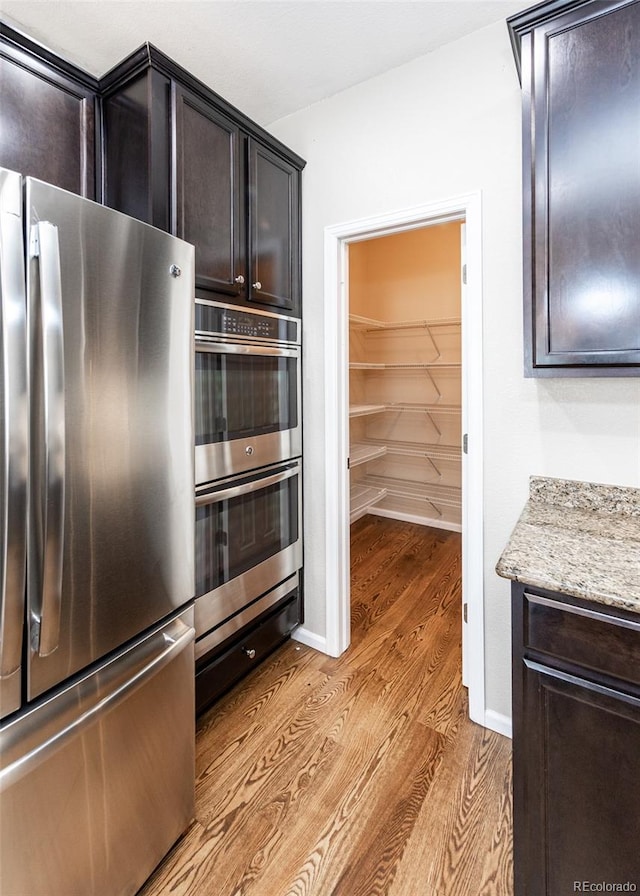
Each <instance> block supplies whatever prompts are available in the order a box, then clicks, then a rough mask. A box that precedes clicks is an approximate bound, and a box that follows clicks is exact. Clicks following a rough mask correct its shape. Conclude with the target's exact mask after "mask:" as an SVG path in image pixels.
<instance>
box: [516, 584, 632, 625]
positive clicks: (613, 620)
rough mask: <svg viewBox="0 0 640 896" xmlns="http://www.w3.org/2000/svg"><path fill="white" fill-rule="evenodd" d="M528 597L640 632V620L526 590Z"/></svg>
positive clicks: (540, 602) (576, 614) (562, 609)
mask: <svg viewBox="0 0 640 896" xmlns="http://www.w3.org/2000/svg"><path fill="white" fill-rule="evenodd" d="M524 596H525V597H526V599H527V600H528V601H529V602H530V603H532V604H539V605H540V606H542V607H551V608H552V609H554V610H560V611H561V612H563V613H571V614H573V615H574V616H583V617H585V618H586V619H593V620H596V621H598V622H607V623H608V624H609V625H615V626H619V627H620V628H629V629H631V630H632V631H636V632H640V622H635V621H632V620H631V619H620V618H619V617H617V616H610V615H608V614H607V613H599V612H598V611H597V610H587V609H585V608H584V607H574V606H573V605H572V604H565V603H563V602H561V601H558V600H553V599H552V598H549V597H542V595H539V594H530V593H529V592H528V591H525V592H524Z"/></svg>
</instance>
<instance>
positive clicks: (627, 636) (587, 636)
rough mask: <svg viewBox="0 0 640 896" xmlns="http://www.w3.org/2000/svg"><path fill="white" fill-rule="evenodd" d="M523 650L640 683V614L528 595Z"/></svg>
mask: <svg viewBox="0 0 640 896" xmlns="http://www.w3.org/2000/svg"><path fill="white" fill-rule="evenodd" d="M524 646H525V652H526V651H527V650H535V651H538V652H540V653H544V654H547V655H548V656H552V657H556V658H557V659H559V660H564V661H566V662H569V663H574V664H576V665H579V666H582V667H583V668H585V669H591V670H593V671H594V672H596V673H600V674H603V675H608V676H612V677H614V678H618V679H621V680H623V681H627V682H629V683H631V684H634V685H640V616H638V619H637V621H636V620H635V619H630V618H628V616H622V615H620V616H618V615H614V614H613V613H612V612H609V610H608V608H605V607H604V606H598V605H593V607H589V608H587V607H584V606H582V605H575V604H572V603H565V602H564V600H560V599H555V598H553V597H548V596H543V595H539V594H533V593H532V592H530V591H525V592H524Z"/></svg>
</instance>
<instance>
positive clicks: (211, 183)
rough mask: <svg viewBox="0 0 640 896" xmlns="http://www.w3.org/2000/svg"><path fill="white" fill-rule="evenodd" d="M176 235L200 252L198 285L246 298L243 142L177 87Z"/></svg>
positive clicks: (222, 120) (236, 132)
mask: <svg viewBox="0 0 640 896" xmlns="http://www.w3.org/2000/svg"><path fill="white" fill-rule="evenodd" d="M174 95H175V107H174V109H175V123H176V128H175V131H176V159H175V200H176V202H175V205H176V216H175V219H176V233H177V235H178V236H180V237H182V239H185V240H187V242H189V243H193V244H194V246H195V249H196V271H197V273H196V285H197V286H198V287H199V288H201V289H206V290H211V291H212V292H219V293H225V294H227V295H231V296H241V295H243V294H244V292H245V290H244V283H245V277H246V270H245V245H246V232H245V231H246V228H245V226H244V221H243V218H244V215H243V209H244V198H245V197H244V193H245V189H244V177H243V165H242V155H243V137H242V135H241V133H240V130H239V128H238V127H237V125H235V124H234V123H233V121H231V120H230V119H229V118H227V117H226V116H225V115H222V114H220V113H219V112H218V111H217V110H216V109H215V108H213V107H212V106H211V105H210V104H208V103H205V102H203V101H202V100H199V99H198V97H197V96H195V95H194V94H193V93H191V92H190V91H188V90H186V89H184V88H182V87H178V86H177V87H176V88H175V94H174Z"/></svg>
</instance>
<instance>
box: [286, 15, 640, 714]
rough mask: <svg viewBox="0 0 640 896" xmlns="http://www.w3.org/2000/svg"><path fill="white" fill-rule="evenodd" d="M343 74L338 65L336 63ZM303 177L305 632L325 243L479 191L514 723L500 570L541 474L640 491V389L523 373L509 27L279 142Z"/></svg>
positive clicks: (321, 548) (313, 625)
mask: <svg viewBox="0 0 640 896" xmlns="http://www.w3.org/2000/svg"><path fill="white" fill-rule="evenodd" d="M327 64H329V65H330V64H331V62H330V53H328V56H327ZM269 129H270V130H271V131H272V132H273V133H274V134H275V135H276V136H278V137H279V138H281V139H282V140H283V141H284V142H285V143H287V144H288V145H289V146H291V147H292V148H293V149H294V150H295V151H297V152H298V153H300V155H302V156H303V157H304V158H306V159H307V168H306V169H305V172H304V176H303V241H304V245H303V271H304V283H303V285H304V315H305V342H304V353H305V373H304V391H305V402H306V415H305V453H306V486H305V488H306V491H305V501H306V504H305V508H306V509H305V527H306V552H305V564H306V587H307V591H306V621H305V627H306V628H307V629H309V630H311V631H312V632H314V633H315V634H317V635H318V636H320V637H322V636H323V635H324V631H325V619H324V602H325V578H324V564H325V544H324V483H325V477H326V475H327V473H328V472H329V473H330V471H327V470H326V469H325V464H324V457H323V450H322V446H323V441H324V433H323V419H324V390H323V370H324V359H323V338H322V337H323V318H322V314H323V308H322V305H323V288H324V284H323V237H324V228H325V227H326V226H329V225H335V224H339V223H342V222H345V221H352V220H356V219H359V218H363V217H367V216H370V215H374V214H383V213H388V212H390V211H394V210H396V209H401V208H406V207H411V206H416V205H422V204H427V203H429V202H434V201H437V200H439V199H444V198H447V197H451V196H456V195H459V194H462V193H468V192H472V191H475V190H478V189H480V190H481V191H482V201H483V269H484V299H483V302H484V308H483V320H484V337H483V338H484V358H485V375H484V384H485V395H484V407H485V427H484V432H485V446H484V456H485V473H484V480H485V481H484V489H485V513H484V522H485V563H484V567H485V571H484V578H485V582H484V585H485V602H486V609H485V638H486V700H487V709H488V710H489V711H490V712H493V713H498V714H500V715H504V716H510V714H511V708H510V674H511V673H510V631H509V584H508V582H506V581H505V580H503V579H500V578H498V577H497V576H496V574H495V572H494V567H495V564H496V561H497V559H498V557H499V555H500V552H501V550H502V548H503V546H504V544H505V542H506V541H507V539H508V537H509V534H510V531H511V529H512V527H513V524H514V523H515V521H516V519H517V517H518V515H519V513H520V511H521V509H522V506H523V504H524V502H525V500H526V498H527V493H528V479H529V476H530V475H548V476H559V477H565V478H576V479H585V480H590V481H594V482H608V483H615V484H619V485H631V486H636V487H640V380H639V379H593V378H588V379H583V380H578V379H553V380H526V379H524V377H523V374H522V364H523V361H522V285H521V281H522V267H521V177H520V158H521V156H520V95H519V85H518V81H517V77H516V72H515V67H514V63H513V58H512V55H511V49H510V46H509V41H508V36H507V29H506V26H505V24H504V22H499V23H497V24H495V25H492V26H489V27H488V28H484V29H482V30H481V31H478V32H475V33H474V34H472V35H469V36H468V37H465V38H463V39H462V40H460V41H457V42H455V43H452V44H449V45H448V46H446V47H444V48H442V49H441V50H438V51H437V52H434V53H432V54H430V55H428V56H424V57H422V58H421V59H418V60H416V61H414V62H412V63H410V64H408V65H405V66H402V67H401V68H397V69H394V70H392V71H390V72H388V73H387V74H385V75H383V76H380V77H378V78H375V79H372V80H370V81H367V82H365V83H364V84H361V85H358V86H357V87H354V88H352V89H350V90H348V91H345V92H344V93H341V94H338V95H336V96H334V97H332V98H331V99H329V100H326V101H324V102H322V103H319V104H317V105H315V106H313V107H311V108H309V109H306V110H304V111H302V112H300V113H298V114H296V115H293V116H290V117H288V118H286V119H283V120H281V121H279V122H276V123H275V124H272V125H271V126H270V128H269Z"/></svg>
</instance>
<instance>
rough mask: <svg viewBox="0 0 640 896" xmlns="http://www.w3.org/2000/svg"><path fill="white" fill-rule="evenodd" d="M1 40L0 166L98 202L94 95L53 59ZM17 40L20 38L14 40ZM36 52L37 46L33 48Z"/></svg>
mask: <svg viewBox="0 0 640 896" xmlns="http://www.w3.org/2000/svg"><path fill="white" fill-rule="evenodd" d="M12 35H14V32H12V31H11V30H10V29H8V28H7V27H6V26H4V25H3V27H2V39H1V40H0V93H1V95H2V102H1V103H0V132H1V134H2V139H1V140H0V166H2V167H4V168H10V169H11V170H13V171H18V172H20V173H21V174H23V175H25V176H31V177H37V178H38V179H39V180H44V181H47V182H48V183H51V184H54V186H57V187H62V189H64V190H69V191H70V192H71V193H78V194H79V195H81V196H85V197H87V198H88V199H95V196H96V184H95V141H94V134H95V102H96V100H95V89H93V88H92V86H91V84H90V83H89V82H90V78H89V77H88V76H87V78H86V83H85V79H82V77H81V76H82V73H81V72H79V71H78V73H77V74H78V78H77V79H76V78H75V77H73V76H72V74H71V66H65V68H68V69H69V72H68V73H67V72H66V71H65V70H64V68H63V67H62V62H61V61H60V65H56V63H55V60H54V58H53V55H52V54H50V55H51V58H50V59H46V58H38V57H36V56H35V55H32V53H30V52H27V51H26V50H24V49H22V48H20V47H18V46H16V44H15V43H13V41H12V40H11V39H10V38H11V36H12ZM16 40H17V38H16ZM34 46H35V45H34Z"/></svg>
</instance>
